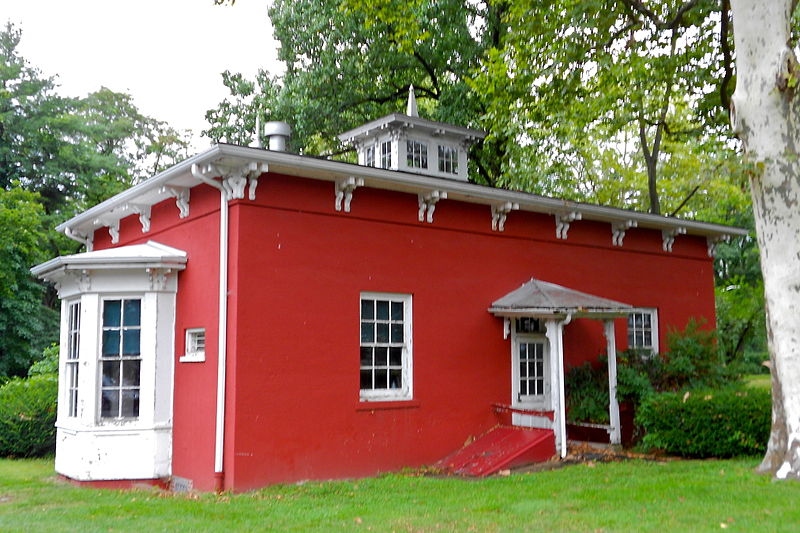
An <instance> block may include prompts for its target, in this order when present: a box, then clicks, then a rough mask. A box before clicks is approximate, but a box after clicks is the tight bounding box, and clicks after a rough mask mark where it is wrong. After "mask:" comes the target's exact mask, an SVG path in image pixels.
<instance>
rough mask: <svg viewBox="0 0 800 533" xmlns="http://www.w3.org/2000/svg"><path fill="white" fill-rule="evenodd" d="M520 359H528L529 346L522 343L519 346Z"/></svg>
mask: <svg viewBox="0 0 800 533" xmlns="http://www.w3.org/2000/svg"><path fill="white" fill-rule="evenodd" d="M519 357H520V359H527V358H528V345H527V344H525V343H522V344H520V345H519Z"/></svg>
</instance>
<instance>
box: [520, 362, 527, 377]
mask: <svg viewBox="0 0 800 533" xmlns="http://www.w3.org/2000/svg"><path fill="white" fill-rule="evenodd" d="M519 377H521V378H526V377H528V363H525V362H524V361H523V362H521V363H520V364H519Z"/></svg>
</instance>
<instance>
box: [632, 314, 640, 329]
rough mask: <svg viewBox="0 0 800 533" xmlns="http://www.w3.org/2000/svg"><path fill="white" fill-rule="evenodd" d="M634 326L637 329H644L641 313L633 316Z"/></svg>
mask: <svg viewBox="0 0 800 533" xmlns="http://www.w3.org/2000/svg"><path fill="white" fill-rule="evenodd" d="M633 324H634V326H636V327H637V328H640V327H642V314H641V313H636V314H635V315H633Z"/></svg>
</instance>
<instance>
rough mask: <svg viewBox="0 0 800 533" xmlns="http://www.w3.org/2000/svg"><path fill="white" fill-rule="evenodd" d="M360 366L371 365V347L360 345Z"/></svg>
mask: <svg viewBox="0 0 800 533" xmlns="http://www.w3.org/2000/svg"><path fill="white" fill-rule="evenodd" d="M361 366H372V348H368V347H366V346H362V347H361Z"/></svg>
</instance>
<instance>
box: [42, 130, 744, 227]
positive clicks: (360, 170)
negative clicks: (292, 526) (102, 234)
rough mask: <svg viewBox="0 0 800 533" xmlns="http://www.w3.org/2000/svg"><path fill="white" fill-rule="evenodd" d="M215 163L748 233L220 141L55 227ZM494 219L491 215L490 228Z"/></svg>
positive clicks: (122, 209)
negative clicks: (263, 165)
mask: <svg viewBox="0 0 800 533" xmlns="http://www.w3.org/2000/svg"><path fill="white" fill-rule="evenodd" d="M212 163H213V164H214V165H215V166H225V165H244V164H249V163H268V164H269V170H270V172H275V173H279V174H287V175H293V176H299V177H304V178H309V179H316V180H322V181H329V182H331V183H332V184H334V187H335V184H336V182H340V181H341V180H347V179H349V178H350V177H356V178H358V179H363V180H364V186H365V187H371V188H376V189H384V190H391V191H399V192H405V193H409V194H414V195H417V196H418V195H420V194H422V195H427V194H431V193H432V192H433V191H441V192H445V193H447V199H448V201H453V200H455V201H462V202H468V203H475V204H482V205H488V206H497V205H504V204H506V203H510V204H511V205H514V206H516V205H517V204H518V205H519V208H518V209H519V210H520V211H528V212H534V213H542V214H547V215H552V216H560V215H563V214H564V213H576V214H579V215H580V219H581V220H592V221H598V222H606V223H609V224H612V225H614V224H617V225H619V224H625V225H626V226H627V227H639V228H646V229H658V230H662V231H665V232H670V233H672V232H673V231H674V232H675V234H677V233H678V232H682V231H683V230H685V232H686V233H688V234H690V235H700V236H705V237H712V238H713V237H725V236H740V235H747V233H748V231H747V230H745V229H741V228H734V227H730V226H723V225H721V224H713V223H708V222H698V221H693V220H683V219H679V218H674V217H666V216H661V215H652V214H649V213H639V212H636V211H629V210H625V209H618V208H614V207H605V206H600V205H593V204H584V203H579V202H572V201H569V200H560V199H556V198H548V197H545V196H538V195H535V194H530V193H524V192H519V191H510V190H506V189H496V188H492V187H487V186H484V185H477V184H474V183H469V182H465V181H461V180H455V179H448V178H437V177H431V176H424V175H419V174H412V173H408V172H400V171H396V170H387V169H381V168H375V167H366V166H361V165H355V164H352V163H345V162H341V161H331V160H328V159H322V158H317V157H310V156H303V155H298V154H292V153H289V152H278V151H270V150H266V149H262V148H251V147H245V146H235V145H228V144H218V145H215V146H213V147H211V148H210V149H208V150H206V151H205V152H202V153H200V154H198V155H195V156H194V157H191V158H189V159H187V160H185V161H183V162H181V163H179V164H177V165H175V166H174V167H171V168H169V169H168V170H166V171H164V172H162V173H160V174H158V175H156V176H154V177H152V178H150V179H149V180H147V181H144V182H142V183H140V184H138V185H135V186H134V187H131V188H130V189H127V190H125V191H123V192H121V193H120V194H118V195H116V196H114V197H112V198H109V199H108V200H106V201H105V202H102V203H101V204H98V205H97V206H95V207H93V208H91V209H89V210H87V211H85V212H83V213H81V214H80V215H78V216H76V217H74V218H72V219H70V220H68V221H66V222H64V223H63V224H61V225H59V226H58V227H57V228H56V229H57V230H58V231H61V232H65V233H66V232H67V230H71V231H72V232H73V233H78V234H82V235H88V234H90V233H91V232H92V231H94V230H95V229H97V228H98V227H100V226H102V224H99V223H98V222H97V221H98V220H103V221H105V222H106V223H108V222H109V221H111V220H113V219H120V218H124V217H125V216H128V215H130V214H133V213H135V212H136V210H137V209H141V206H147V205H153V204H156V203H158V202H160V201H163V200H165V199H167V198H169V197H170V195H169V194H167V193H165V192H164V191H165V190H166V189H167V186H168V185H169V186H172V187H190V188H191V187H194V186H195V185H199V184H200V183H201V182H200V181H199V180H197V179H196V178H194V177H193V176H192V173H191V169H192V165H208V164H212ZM490 221H491V219H490V218H489V216H488V214H487V229H488V227H489V222H490Z"/></svg>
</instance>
